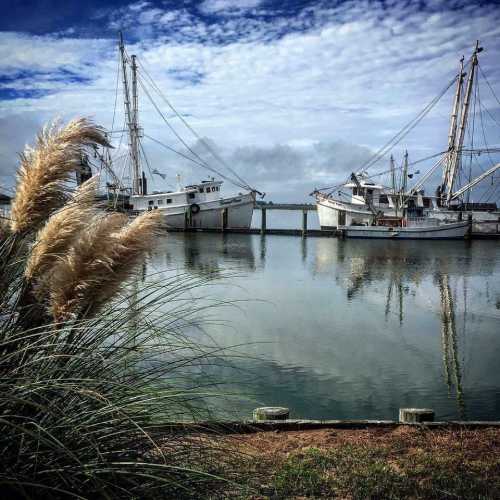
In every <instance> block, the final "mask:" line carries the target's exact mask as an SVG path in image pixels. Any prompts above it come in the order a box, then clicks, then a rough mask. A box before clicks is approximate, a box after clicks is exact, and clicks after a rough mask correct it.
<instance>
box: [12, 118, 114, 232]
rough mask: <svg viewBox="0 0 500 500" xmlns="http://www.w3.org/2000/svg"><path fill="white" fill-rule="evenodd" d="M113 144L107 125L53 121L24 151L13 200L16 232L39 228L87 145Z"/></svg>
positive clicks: (61, 199) (58, 200) (60, 199)
mask: <svg viewBox="0 0 500 500" xmlns="http://www.w3.org/2000/svg"><path fill="white" fill-rule="evenodd" d="M97 144H99V145H103V146H109V144H108V141H107V139H106V137H105V134H104V131H103V129H101V128H100V127H98V126H96V125H94V124H93V123H92V122H90V121H89V120H87V119H85V118H80V119H76V120H72V121H71V122H69V123H68V124H67V125H66V126H65V127H60V126H59V125H58V123H57V122H56V123H54V124H52V125H49V126H47V127H45V128H44V129H43V131H42V132H41V133H40V134H39V135H38V139H37V142H36V147H35V148H29V147H27V148H26V149H25V151H24V153H23V154H22V155H21V167H20V169H19V172H18V180H17V188H16V195H15V197H14V200H13V203H12V222H11V229H12V231H13V232H14V233H25V232H28V231H34V230H37V229H38V228H39V227H40V226H41V224H42V223H43V222H44V221H45V220H46V219H47V218H48V217H49V215H50V214H51V213H52V212H53V211H54V210H56V209H58V208H60V207H61V206H62V205H63V204H64V202H65V197H64V195H63V192H64V183H65V182H66V181H68V180H69V178H70V174H71V173H73V172H75V171H77V170H78V168H79V166H80V164H81V157H82V154H83V150H84V148H85V147H88V146H94V145H97Z"/></svg>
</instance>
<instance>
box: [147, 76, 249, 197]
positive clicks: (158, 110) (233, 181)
mask: <svg viewBox="0 0 500 500" xmlns="http://www.w3.org/2000/svg"><path fill="white" fill-rule="evenodd" d="M138 81H139V84H140V85H141V88H142V90H143V91H144V92H145V94H146V96H147V97H148V99H149V100H150V102H151V104H152V105H153V106H154V108H155V109H156V111H157V112H158V114H159V115H160V116H161V118H162V119H163V121H164V122H165V124H166V125H167V126H168V128H169V129H170V130H171V131H172V133H173V134H174V135H175V136H176V137H177V139H178V140H179V141H180V142H181V143H182V144H183V145H184V147H185V148H186V149H187V150H188V151H189V152H190V153H191V154H192V155H193V156H194V157H195V158H197V160H198V161H195V162H194V163H196V164H198V165H199V166H202V167H204V168H206V169H208V170H210V171H211V172H213V173H215V174H216V175H219V176H220V177H223V178H224V179H226V180H227V181H228V182H231V183H232V184H234V185H235V186H238V187H240V188H242V189H249V190H250V191H252V189H251V188H249V186H248V184H242V183H238V182H236V181H235V180H234V179H231V178H229V177H227V176H225V175H223V174H222V173H221V172H219V171H217V170H216V169H215V168H213V167H211V166H209V165H208V164H207V163H206V162H205V161H204V160H203V158H201V157H200V156H199V155H198V154H197V153H196V152H195V151H194V150H193V149H192V148H191V147H190V146H189V145H188V144H187V142H186V141H185V140H184V139H183V138H182V137H181V136H180V135H179V134H178V133H177V131H176V130H175V129H174V128H173V127H172V125H171V124H170V123H169V121H168V120H167V118H166V117H165V115H164V114H163V113H162V111H161V110H160V109H159V108H158V106H157V105H156V103H155V102H154V100H153V99H152V97H151V95H150V94H149V92H148V90H147V89H146V88H145V86H144V83H143V82H142V79H141V78H139V79H138ZM145 137H146V135H145ZM147 137H148V138H149V139H152V138H151V137H149V136H147ZM162 145H163V146H166V145H165V144H163V143H162ZM169 149H170V150H171V151H173V152H175V153H177V154H180V153H179V152H178V151H177V150H175V149H173V148H169ZM181 156H183V157H184V158H187V159H190V160H191V161H193V158H190V157H189V156H188V155H181Z"/></svg>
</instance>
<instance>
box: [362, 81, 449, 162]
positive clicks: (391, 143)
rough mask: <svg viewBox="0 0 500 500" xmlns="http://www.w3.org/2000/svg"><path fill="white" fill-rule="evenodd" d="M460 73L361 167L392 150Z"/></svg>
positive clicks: (376, 160) (377, 159)
mask: <svg viewBox="0 0 500 500" xmlns="http://www.w3.org/2000/svg"><path fill="white" fill-rule="evenodd" d="M457 78H458V75H457V76H455V77H454V78H453V79H452V80H451V81H450V82H449V83H448V85H447V86H446V87H445V88H444V89H443V90H442V91H441V92H440V93H439V94H438V95H437V96H436V97H434V98H433V99H432V100H431V101H430V102H429V103H428V104H427V105H426V106H425V107H424V108H423V109H422V110H421V111H420V112H419V113H418V114H417V116H416V117H415V118H414V119H412V120H411V121H410V122H408V123H407V124H406V125H405V126H404V127H403V128H402V129H401V130H400V131H399V132H398V133H397V134H396V135H395V136H394V137H393V138H392V139H390V140H389V141H388V142H387V143H386V144H385V145H384V146H382V147H381V148H380V149H379V150H378V151H377V152H376V153H375V154H374V155H373V156H372V157H371V158H370V159H369V160H368V161H366V162H365V164H364V165H362V167H361V169H362V170H363V169H365V170H366V169H368V168H370V167H371V166H373V165H374V164H375V163H377V162H378V161H379V160H380V159H382V158H383V157H384V156H385V155H386V154H387V152H388V151H390V150H391V149H392V148H393V147H394V146H396V144H398V143H399V142H400V141H401V140H402V139H403V138H404V137H405V136H406V135H407V134H408V133H409V132H410V131H411V130H412V129H413V128H415V127H416V126H417V125H418V124H419V123H420V121H422V119H423V118H424V117H425V116H426V115H427V114H428V113H429V111H430V110H431V109H432V108H433V107H434V106H435V105H436V104H437V103H438V102H439V100H440V99H441V97H443V95H444V94H446V92H447V91H448V89H449V88H450V87H451V86H452V85H453V84H454V83H455V82H456V80H457Z"/></svg>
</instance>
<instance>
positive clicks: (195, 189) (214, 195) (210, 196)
mask: <svg viewBox="0 0 500 500" xmlns="http://www.w3.org/2000/svg"><path fill="white" fill-rule="evenodd" d="M222 184H223V182H222V181H215V180H210V181H202V182H201V183H200V184H191V185H189V186H186V187H184V188H183V189H181V190H180V191H162V192H153V193H151V194H145V195H139V194H137V195H133V196H131V197H130V203H131V204H132V206H133V210H139V211H140V210H153V209H164V208H170V207H172V208H173V207H183V206H186V205H192V204H193V203H196V204H198V203H206V202H210V201H216V200H218V199H219V198H220V190H221V186H222Z"/></svg>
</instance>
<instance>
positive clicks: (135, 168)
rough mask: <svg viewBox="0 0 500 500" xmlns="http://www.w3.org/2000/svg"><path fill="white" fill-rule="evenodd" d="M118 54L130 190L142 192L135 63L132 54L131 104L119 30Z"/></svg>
mask: <svg viewBox="0 0 500 500" xmlns="http://www.w3.org/2000/svg"><path fill="white" fill-rule="evenodd" d="M120 55H121V62H122V73H123V90H124V100H125V113H126V115H127V126H128V135H129V148H130V155H131V159H132V192H133V194H142V180H141V175H140V172H141V168H140V164H139V148H138V127H137V105H138V99H137V65H136V62H135V56H132V94H133V97H132V98H133V104H131V100H130V89H129V83H128V74H127V58H126V55H125V45H124V44H123V35H122V33H121V32H120Z"/></svg>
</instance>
